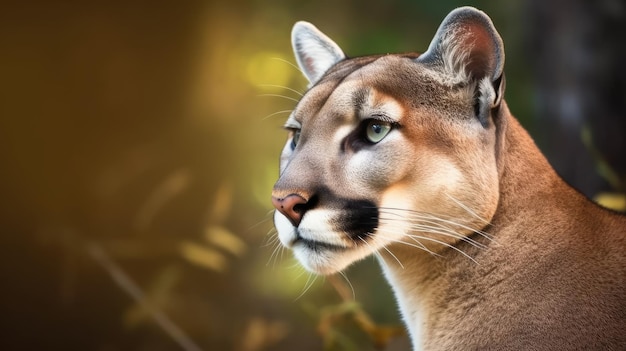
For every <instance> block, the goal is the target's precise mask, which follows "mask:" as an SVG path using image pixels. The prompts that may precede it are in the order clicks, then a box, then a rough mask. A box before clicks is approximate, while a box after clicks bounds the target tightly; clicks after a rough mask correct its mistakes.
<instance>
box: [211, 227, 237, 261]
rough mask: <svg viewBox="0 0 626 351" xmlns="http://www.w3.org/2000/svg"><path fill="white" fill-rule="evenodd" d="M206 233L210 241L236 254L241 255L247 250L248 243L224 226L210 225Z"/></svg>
mask: <svg viewBox="0 0 626 351" xmlns="http://www.w3.org/2000/svg"><path fill="white" fill-rule="evenodd" d="M204 235H205V238H206V239H207V240H208V241H209V242H210V243H212V244H214V245H216V246H218V247H221V248H222V249H224V250H226V251H228V252H230V253H232V254H233V255H235V256H241V255H243V254H244V253H245V252H246V248H247V246H246V243H245V242H244V241H243V240H241V239H240V238H239V237H238V236H237V235H235V234H233V233H232V232H231V231H229V230H228V229H226V228H224V227H221V226H211V227H208V228H207V229H206V232H205V234H204Z"/></svg>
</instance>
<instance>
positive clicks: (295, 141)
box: [291, 129, 300, 150]
mask: <svg viewBox="0 0 626 351" xmlns="http://www.w3.org/2000/svg"><path fill="white" fill-rule="evenodd" d="M299 140H300V129H294V130H293V136H292V137H291V150H293V149H295V148H296V146H297V145H298V141H299Z"/></svg>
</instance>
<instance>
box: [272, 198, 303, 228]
mask: <svg viewBox="0 0 626 351" xmlns="http://www.w3.org/2000/svg"><path fill="white" fill-rule="evenodd" d="M307 202H308V201H307V200H306V199H305V198H303V197H302V196H300V195H298V194H290V195H287V196H286V197H282V198H281V197H275V196H272V203H273V204H274V207H276V209H277V210H278V211H279V212H280V213H282V214H283V215H285V217H287V218H288V219H289V220H290V221H291V223H292V224H293V225H294V226H295V227H297V226H298V225H299V224H300V221H301V220H302V216H303V215H304V212H305V211H306V206H305V205H306V204H307Z"/></svg>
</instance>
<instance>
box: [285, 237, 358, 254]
mask: <svg viewBox="0 0 626 351" xmlns="http://www.w3.org/2000/svg"><path fill="white" fill-rule="evenodd" d="M292 245H293V246H296V245H304V246H305V247H306V248H307V249H309V250H311V251H314V252H320V251H335V252H338V251H345V250H347V249H348V247H345V246H340V245H335V244H329V243H326V242H322V241H317V240H311V239H305V238H302V237H300V236H298V237H297V238H296V239H295V240H294V241H293V243H292Z"/></svg>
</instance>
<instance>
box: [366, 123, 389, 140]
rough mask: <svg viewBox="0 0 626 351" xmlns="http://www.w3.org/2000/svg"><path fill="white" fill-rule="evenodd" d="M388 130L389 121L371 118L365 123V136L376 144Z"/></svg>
mask: <svg viewBox="0 0 626 351" xmlns="http://www.w3.org/2000/svg"><path fill="white" fill-rule="evenodd" d="M390 131H391V124H390V123H388V122H382V121H379V120H375V119H372V120H370V121H369V122H368V123H367V126H366V127H365V136H366V137H367V140H369V141H370V142H372V143H374V144H376V143H378V142H379V141H381V140H383V139H384V138H385V137H386V136H387V134H389V132H390Z"/></svg>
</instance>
